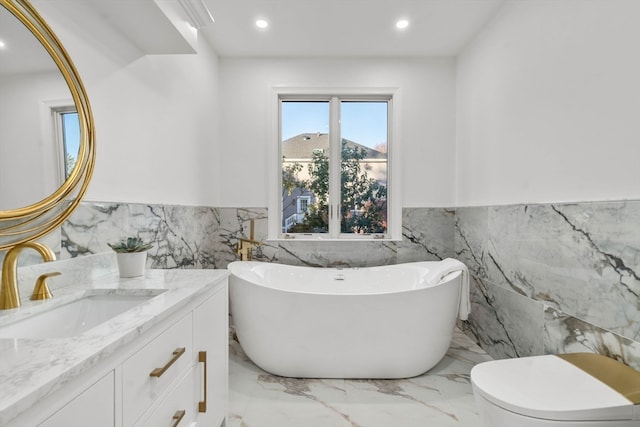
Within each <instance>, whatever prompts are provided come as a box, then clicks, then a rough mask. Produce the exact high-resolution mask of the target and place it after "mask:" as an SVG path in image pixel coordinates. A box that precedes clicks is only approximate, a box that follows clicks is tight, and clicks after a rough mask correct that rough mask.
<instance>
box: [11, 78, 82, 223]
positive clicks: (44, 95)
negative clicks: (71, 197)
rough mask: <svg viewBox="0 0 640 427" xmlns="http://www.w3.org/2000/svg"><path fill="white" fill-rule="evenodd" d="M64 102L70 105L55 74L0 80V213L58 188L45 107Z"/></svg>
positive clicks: (55, 154) (58, 164) (60, 179)
mask: <svg viewBox="0 0 640 427" xmlns="http://www.w3.org/2000/svg"><path fill="white" fill-rule="evenodd" d="M65 100H66V102H65ZM65 103H70V104H71V105H73V101H72V97H71V92H69V88H68V87H67V84H66V82H65V81H64V79H63V78H62V76H61V75H60V73H58V72H38V73H27V74H19V75H16V74H13V75H3V76H2V78H1V79H0V117H2V124H1V125H0V141H2V144H0V210H10V209H17V208H20V207H24V206H28V205H31V204H34V203H36V202H39V201H41V200H42V199H44V198H45V197H47V196H49V195H50V194H52V193H53V192H54V191H55V190H57V189H58V188H59V187H60V185H61V184H62V182H63V177H64V170H63V168H64V165H62V164H61V162H60V160H61V159H60V158H59V155H60V152H59V151H58V150H61V147H56V146H55V144H54V143H55V140H54V137H55V135H54V132H53V120H52V117H51V109H50V108H49V107H50V106H51V105H55V106H60V105H61V104H65Z"/></svg>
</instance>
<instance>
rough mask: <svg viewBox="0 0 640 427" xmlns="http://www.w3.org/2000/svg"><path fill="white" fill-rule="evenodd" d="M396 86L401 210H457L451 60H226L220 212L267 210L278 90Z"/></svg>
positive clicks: (222, 84)
mask: <svg viewBox="0 0 640 427" xmlns="http://www.w3.org/2000/svg"><path fill="white" fill-rule="evenodd" d="M274 86H281V87H303V88H318V89H321V88H327V87H331V88H342V87H343V88H351V89H353V88H354V87H397V88H399V89H400V91H401V100H402V102H401V105H398V106H396V107H395V108H396V109H397V111H398V112H399V113H400V114H401V117H400V122H401V123H400V132H399V133H400V138H401V140H400V143H401V147H402V149H401V150H402V164H401V165H400V166H401V168H402V199H403V203H402V205H403V206H405V207H410V206H411V207H429V206H451V205H452V203H453V193H454V185H453V182H454V171H453V164H454V117H455V105H454V103H455V62H454V61H453V60H452V59H440V58H434V59H388V60H381V59H380V60H378V59H357V60H350V59H247V58H242V59H241V58H221V59H220V94H221V100H222V104H223V105H224V107H223V108H222V109H221V123H220V126H221V138H220V141H221V144H220V146H219V157H220V159H224V161H223V162H221V163H220V167H219V169H218V171H217V172H218V174H219V175H218V178H217V181H218V182H221V183H223V184H222V187H221V192H220V199H219V204H218V206H221V207H265V206H267V204H268V202H267V201H268V188H269V187H268V183H267V177H268V172H269V161H270V159H269V156H268V154H269V152H270V151H269V145H270V144H277V143H278V142H277V141H276V140H274V138H273V137H272V135H273V129H272V120H271V114H272V108H274V106H273V105H272V100H273V98H272V93H271V90H272V87H274Z"/></svg>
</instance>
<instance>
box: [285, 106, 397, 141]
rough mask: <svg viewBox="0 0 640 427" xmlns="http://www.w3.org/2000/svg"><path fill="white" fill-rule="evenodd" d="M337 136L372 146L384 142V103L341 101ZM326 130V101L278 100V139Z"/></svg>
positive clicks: (385, 138) (385, 125) (327, 127)
mask: <svg viewBox="0 0 640 427" xmlns="http://www.w3.org/2000/svg"><path fill="white" fill-rule="evenodd" d="M340 109H341V111H340V113H341V116H342V117H341V126H342V129H341V136H342V138H345V139H349V140H351V141H354V142H357V143H358V144H362V145H364V146H367V147H370V148H375V146H376V145H378V144H383V143H384V144H386V142H387V103H386V102H372V101H369V102H348V101H343V102H342V103H341V107H340ZM317 132H320V133H328V132H329V102H328V101H323V102H291V101H284V102H282V139H283V140H287V139H289V138H291V137H294V136H296V135H300V134H301V133H317Z"/></svg>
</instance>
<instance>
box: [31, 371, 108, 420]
mask: <svg viewBox="0 0 640 427" xmlns="http://www.w3.org/2000/svg"><path fill="white" fill-rule="evenodd" d="M114 385H115V379H114V373H113V372H109V373H108V374H107V375H105V376H104V377H102V378H101V379H100V380H98V382H96V383H95V384H93V385H92V386H91V387H89V388H88V389H86V390H85V391H83V392H82V393H80V395H78V396H76V397H75V398H74V399H72V400H71V401H70V402H69V403H67V404H66V405H65V406H64V407H63V408H62V409H60V410H59V411H58V412H56V413H55V414H53V415H52V416H51V417H49V418H48V419H47V420H46V421H45V422H44V423H42V424H40V427H57V426H74V425H83V426H92V427H113V426H114V424H115V414H114V411H113V408H114V405H115V401H114V393H113V390H114Z"/></svg>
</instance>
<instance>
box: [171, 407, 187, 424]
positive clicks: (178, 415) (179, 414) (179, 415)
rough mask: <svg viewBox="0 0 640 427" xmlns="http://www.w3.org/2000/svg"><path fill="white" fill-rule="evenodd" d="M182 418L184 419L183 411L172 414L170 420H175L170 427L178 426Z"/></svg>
mask: <svg viewBox="0 0 640 427" xmlns="http://www.w3.org/2000/svg"><path fill="white" fill-rule="evenodd" d="M183 418H184V410H182V411H176V413H175V414H173V418H171V419H172V420H175V421H174V422H173V425H172V426H171V427H176V426H177V425H178V424H180V421H182V419H183Z"/></svg>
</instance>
